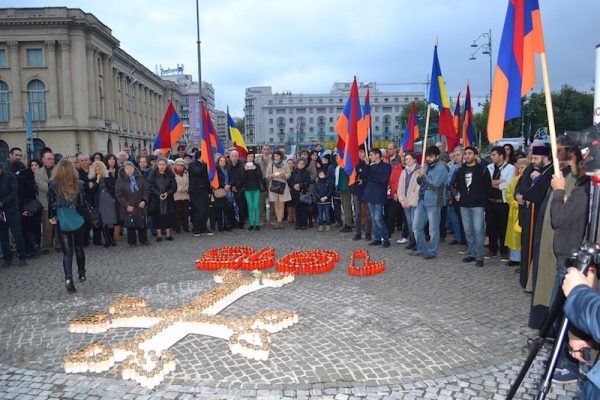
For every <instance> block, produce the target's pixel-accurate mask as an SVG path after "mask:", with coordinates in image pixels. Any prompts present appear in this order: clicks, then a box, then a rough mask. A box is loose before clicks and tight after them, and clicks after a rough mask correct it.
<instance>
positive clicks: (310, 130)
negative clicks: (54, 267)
mask: <svg viewBox="0 0 600 400" xmlns="http://www.w3.org/2000/svg"><path fill="white" fill-rule="evenodd" d="M308 131H309V132H310V133H313V132H314V131H315V128H313V127H312V126H311V127H310V128H308ZM6 152H7V153H8V148H7V150H6Z"/></svg>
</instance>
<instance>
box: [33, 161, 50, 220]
mask: <svg viewBox="0 0 600 400" xmlns="http://www.w3.org/2000/svg"><path fill="white" fill-rule="evenodd" d="M49 180H50V179H48V175H47V174H46V168H44V167H42V168H40V169H38V170H37V171H35V185H36V186H37V190H38V200H39V201H40V203H42V205H43V206H44V210H47V209H48V181H49Z"/></svg>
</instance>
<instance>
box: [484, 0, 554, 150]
mask: <svg viewBox="0 0 600 400" xmlns="http://www.w3.org/2000/svg"><path fill="white" fill-rule="evenodd" d="M544 52H545V50H544V35H543V32H542V17H541V14H540V6H539V3H538V0H509V2H508V10H507V11H506V19H505V20H504V29H503V31H502V38H501V39H500V49H499V51H498V63H497V64H496V71H495V74H494V85H493V89H492V98H491V101H490V111H489V118H488V125H487V130H488V140H489V142H490V143H494V142H495V141H497V140H499V139H501V138H502V135H503V133H504V123H505V122H506V121H508V120H511V119H514V118H518V117H520V116H521V98H522V97H523V96H525V95H526V94H527V92H529V91H530V90H531V89H533V87H534V86H535V54H536V53H538V54H541V53H544Z"/></svg>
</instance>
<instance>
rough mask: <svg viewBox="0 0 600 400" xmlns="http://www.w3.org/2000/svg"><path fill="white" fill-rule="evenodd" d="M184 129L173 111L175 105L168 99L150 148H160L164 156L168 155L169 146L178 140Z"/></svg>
mask: <svg viewBox="0 0 600 400" xmlns="http://www.w3.org/2000/svg"><path fill="white" fill-rule="evenodd" d="M184 131H185V128H184V127H183V123H182V122H181V120H180V119H179V115H177V112H176V111H175V107H173V102H172V101H170V100H169V104H168V105H167V111H166V112H165V116H164V118H163V120H162V123H161V124H160V129H159V130H158V135H156V140H155V141H154V145H153V146H152V150H160V151H162V152H163V154H164V155H165V156H166V155H168V154H169V153H170V152H171V147H173V146H174V145H175V144H176V143H177V142H178V141H179V139H180V138H181V137H182V136H183V133H184Z"/></svg>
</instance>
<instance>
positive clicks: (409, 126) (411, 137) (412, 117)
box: [402, 101, 419, 152]
mask: <svg viewBox="0 0 600 400" xmlns="http://www.w3.org/2000/svg"><path fill="white" fill-rule="evenodd" d="M418 137H419V118H418V117H417V103H416V102H414V101H413V104H412V107H411V109H410V114H409V116H408V121H407V123H406V131H405V132H404V136H402V151H404V152H407V151H415V139H417V138H418Z"/></svg>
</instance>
